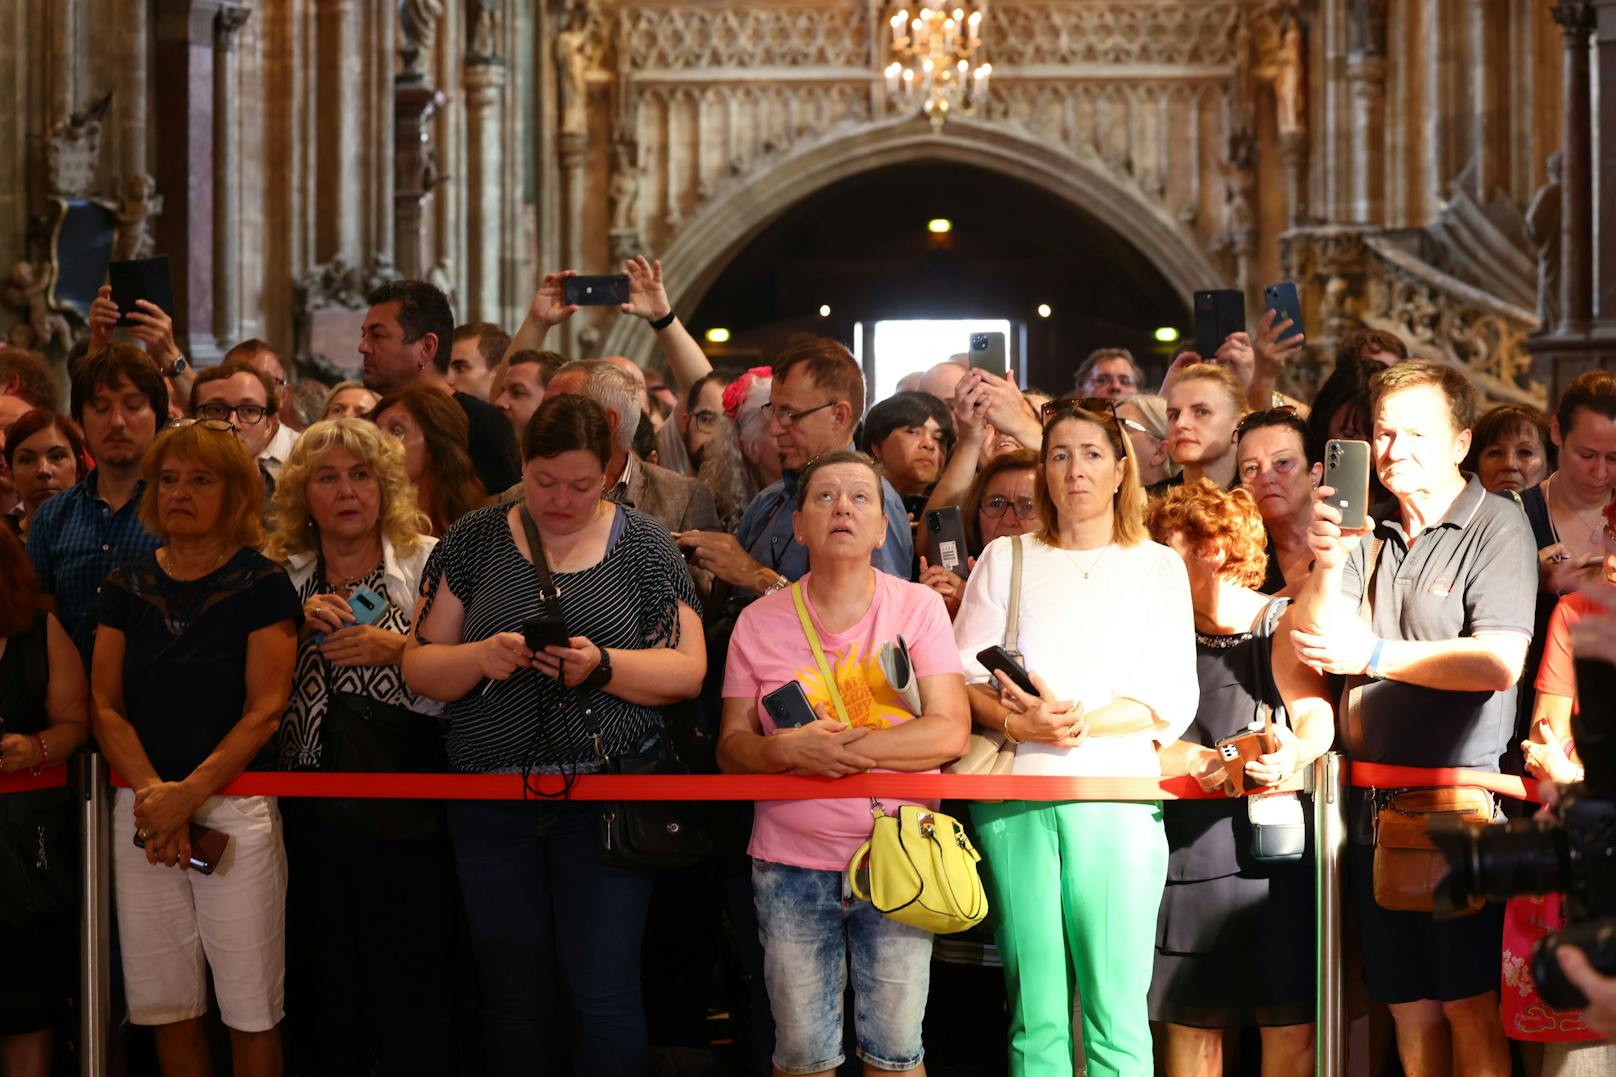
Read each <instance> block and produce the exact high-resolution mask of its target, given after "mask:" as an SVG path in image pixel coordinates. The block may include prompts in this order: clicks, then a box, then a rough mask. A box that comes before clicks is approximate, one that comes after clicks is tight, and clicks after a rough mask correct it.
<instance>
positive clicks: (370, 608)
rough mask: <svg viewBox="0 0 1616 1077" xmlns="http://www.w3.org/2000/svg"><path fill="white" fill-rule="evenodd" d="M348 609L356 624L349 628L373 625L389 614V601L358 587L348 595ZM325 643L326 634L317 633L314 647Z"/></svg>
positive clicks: (367, 589) (369, 590)
mask: <svg viewBox="0 0 1616 1077" xmlns="http://www.w3.org/2000/svg"><path fill="white" fill-rule="evenodd" d="M348 608H349V609H350V610H352V611H353V615H354V623H353V625H350V626H349V627H350V628H351V627H354V626H357V625H373V624H375V623H376V622H377V621H380V620H381V619H382V617H383V615H385V614H386V613H387V600H386V599H385V598H383V597H382V596H381V595H378V594H377V593H376V592H375V591H372V590H371V589H370V588H368V587H356V588H354V590H353V591H352V592H351V593H350V594H349V595H348ZM324 642H325V633H324V632H316V633H315V634H314V645H315V646H316V647H318V646H320V644H322V643H324Z"/></svg>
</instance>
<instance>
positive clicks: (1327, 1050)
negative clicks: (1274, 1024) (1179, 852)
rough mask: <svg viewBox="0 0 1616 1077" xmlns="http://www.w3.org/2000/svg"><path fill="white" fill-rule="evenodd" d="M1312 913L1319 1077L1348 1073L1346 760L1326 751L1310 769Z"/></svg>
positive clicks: (1316, 1068) (1340, 1076) (1317, 1068)
mask: <svg viewBox="0 0 1616 1077" xmlns="http://www.w3.org/2000/svg"><path fill="white" fill-rule="evenodd" d="M1312 778H1313V781H1312V785H1313V842H1314V849H1315V855H1314V871H1315V878H1314V885H1315V897H1314V911H1315V921H1316V922H1315V934H1316V936H1317V938H1318V951H1317V962H1316V968H1317V971H1318V978H1319V985H1318V987H1319V989H1318V1014H1317V1019H1318V1023H1317V1026H1316V1028H1317V1034H1316V1039H1315V1044H1316V1049H1317V1054H1316V1056H1315V1057H1316V1067H1315V1072H1316V1073H1317V1074H1318V1077H1343V1075H1344V1074H1345V1073H1346V1072H1347V1010H1346V983H1345V980H1346V969H1345V964H1344V960H1343V957H1342V953H1341V900H1342V894H1341V861H1342V858H1343V856H1344V855H1345V854H1346V847H1347V760H1346V757H1345V756H1343V755H1342V754H1341V753H1339V752H1327V753H1326V754H1324V755H1322V756H1320V757H1319V758H1318V759H1317V760H1316V761H1315V762H1314V764H1313V775H1312Z"/></svg>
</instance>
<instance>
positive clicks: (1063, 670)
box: [954, 535, 1200, 777]
mask: <svg viewBox="0 0 1616 1077" xmlns="http://www.w3.org/2000/svg"><path fill="white" fill-rule="evenodd" d="M1011 541H1012V540H1011V539H1010V538H1008V537H1007V538H999V539H995V540H994V541H993V542H991V543H989V544H988V548H987V549H986V550H984V551H983V552H982V556H981V557H980V558H978V560H977V562H976V568H975V570H974V571H973V572H972V573H971V578H970V580H969V581H968V582H967V583H966V586H965V596H964V598H963V599H962V600H961V601H960V608H959V615H958V616H957V617H956V618H955V620H954V639H955V642H956V643H958V644H959V649H960V661H961V663H962V664H963V665H964V667H965V680H966V681H967V683H980V682H983V681H986V680H988V673H987V670H986V669H984V668H983V667H982V663H980V662H978V661H977V660H976V655H977V652H978V651H981V650H984V649H985V648H988V647H992V646H994V645H996V644H998V645H1002V644H1003V643H1004V629H1005V619H1006V614H1007V606H1008V603H1009V600H1010V568H1011V550H1010V543H1011ZM1021 542H1022V552H1023V555H1024V556H1023V561H1022V576H1021V627H1020V639H1019V641H1018V645H1019V649H1020V651H1021V653H1022V654H1023V656H1024V657H1025V661H1026V665H1027V668H1028V669H1030V670H1032V671H1033V672H1035V673H1037V674H1038V675H1039V676H1040V677H1042V678H1043V679H1044V682H1045V683H1046V684H1048V685H1049V687H1050V690H1051V691H1053V692H1054V693H1055V696H1056V698H1057V699H1069V700H1073V701H1075V702H1078V703H1081V704H1082V705H1083V707H1084V709H1085V710H1096V709H1098V708H1099V707H1102V706H1104V705H1105V704H1107V703H1110V702H1111V701H1113V700H1115V699H1119V698H1123V697H1127V698H1129V699H1134V700H1138V701H1139V702H1140V703H1143V704H1144V705H1145V706H1147V707H1149V708H1150V709H1151V710H1152V711H1154V712H1155V714H1156V717H1157V718H1159V719H1160V720H1161V721H1163V722H1165V723H1166V728H1160V727H1158V728H1157V729H1155V730H1152V731H1143V732H1139V733H1133V734H1128V735H1125V736H1107V737H1096V736H1090V737H1089V739H1088V740H1087V741H1085V742H1084V743H1083V744H1082V745H1081V746H1080V747H1077V748H1058V747H1055V746H1054V745H1050V744H1022V745H1021V746H1020V747H1019V748H1017V749H1016V763H1015V770H1014V773H1016V774H1060V775H1091V776H1116V777H1122V776H1129V777H1132V776H1157V775H1160V774H1161V764H1160V762H1159V761H1158V759H1157V756H1156V748H1157V745H1158V744H1170V743H1172V742H1173V741H1175V740H1177V739H1178V738H1179V737H1180V736H1181V735H1182V734H1183V732H1184V731H1185V730H1186V729H1188V728H1189V724H1190V722H1191V721H1192V720H1194V718H1195V708H1196V705H1197V703H1198V702H1199V699H1200V686H1199V683H1198V682H1197V679H1196V672H1195V615H1194V612H1193V610H1192V609H1191V606H1190V585H1189V576H1188V575H1187V574H1186V573H1185V571H1184V563H1183V561H1181V560H1180V559H1179V556H1178V554H1176V553H1174V552H1173V551H1172V550H1171V549H1169V548H1167V547H1166V546H1162V545H1159V544H1158V543H1154V542H1141V543H1139V544H1137V545H1135V546H1117V545H1111V546H1107V547H1105V548H1104V551H1103V552H1102V551H1100V550H1062V549H1058V548H1055V547H1051V546H1047V545H1045V544H1044V543H1043V542H1041V541H1040V540H1038V539H1037V538H1035V537H1033V536H1032V535H1027V536H1024V537H1023V538H1022V540H1021ZM1084 571H1089V572H1090V576H1089V578H1088V579H1084V578H1083V572H1084Z"/></svg>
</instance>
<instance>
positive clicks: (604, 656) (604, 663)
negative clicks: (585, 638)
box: [583, 647, 612, 688]
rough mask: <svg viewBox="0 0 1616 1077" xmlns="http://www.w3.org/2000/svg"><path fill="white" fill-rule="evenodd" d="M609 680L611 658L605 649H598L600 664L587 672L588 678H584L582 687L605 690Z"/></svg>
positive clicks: (610, 678) (610, 676) (610, 675)
mask: <svg viewBox="0 0 1616 1077" xmlns="http://www.w3.org/2000/svg"><path fill="white" fill-rule="evenodd" d="M611 680H612V656H611V652H610V651H608V650H606V648H604V647H602V648H601V649H600V663H599V664H598V665H596V666H595V668H594V669H592V670H590V671H589V676H587V677H585V678H584V683H583V687H585V688H605V687H606V686H607V685H608V684H610V683H611Z"/></svg>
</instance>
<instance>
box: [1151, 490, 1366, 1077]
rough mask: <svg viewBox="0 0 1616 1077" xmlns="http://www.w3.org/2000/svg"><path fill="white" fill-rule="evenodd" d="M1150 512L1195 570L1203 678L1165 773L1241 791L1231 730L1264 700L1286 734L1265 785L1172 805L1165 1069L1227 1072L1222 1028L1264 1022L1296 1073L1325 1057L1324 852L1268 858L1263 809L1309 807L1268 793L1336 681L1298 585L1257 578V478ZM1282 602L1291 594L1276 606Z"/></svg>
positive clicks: (1155, 997)
mask: <svg viewBox="0 0 1616 1077" xmlns="http://www.w3.org/2000/svg"><path fill="white" fill-rule="evenodd" d="M1147 522H1148V524H1149V526H1150V533H1151V535H1152V537H1154V538H1155V539H1156V541H1157V542H1160V543H1163V544H1164V545H1167V546H1171V547H1172V548H1173V549H1174V550H1176V551H1177V552H1178V555H1179V557H1180V558H1182V559H1183V561H1184V568H1185V569H1186V571H1187V572H1188V573H1189V579H1190V601H1191V604H1192V605H1193V607H1194V610H1195V654H1196V673H1197V677H1198V679H1199V681H1200V688H1201V692H1200V704H1199V706H1198V707H1197V709H1196V712H1195V720H1194V721H1193V722H1191V723H1190V727H1189V729H1188V730H1187V731H1186V732H1185V733H1184V734H1183V736H1182V737H1180V738H1179V739H1178V740H1177V741H1176V742H1174V743H1172V744H1168V745H1165V746H1164V747H1163V748H1162V750H1161V759H1162V771H1163V773H1166V774H1191V775H1194V776H1195V778H1196V779H1197V780H1198V781H1199V782H1200V783H1201V785H1202V787H1204V788H1206V789H1217V788H1224V789H1225V791H1226V792H1231V793H1233V792H1235V791H1237V787H1236V786H1235V784H1234V783H1233V781H1232V780H1231V775H1230V772H1229V770H1228V769H1226V766H1225V762H1224V759H1223V756H1222V754H1221V753H1220V752H1219V750H1218V745H1219V741H1221V740H1223V739H1224V738H1227V737H1231V736H1234V735H1236V734H1239V733H1243V732H1246V731H1247V730H1248V729H1250V728H1251V727H1252V726H1253V724H1254V720H1260V716H1262V715H1263V714H1264V708H1268V709H1269V710H1268V713H1271V714H1272V716H1273V730H1272V732H1273V736H1274V737H1275V738H1277V746H1275V747H1274V750H1273V751H1271V752H1268V753H1265V754H1262V755H1259V756H1257V757H1256V758H1255V759H1253V760H1251V761H1249V762H1248V763H1246V765H1245V767H1244V775H1243V783H1244V785H1245V786H1248V787H1251V788H1252V789H1253V796H1252V797H1250V798H1248V799H1247V800H1246V801H1242V800H1239V799H1233V798H1232V797H1231V799H1225V800H1175V801H1168V802H1167V803H1166V805H1165V816H1166V820H1165V821H1166V825H1167V844H1168V857H1167V888H1166V890H1165V892H1164V893H1163V895H1162V901H1161V909H1160V913H1159V916H1158V920H1157V928H1156V969H1155V976H1154V978H1153V980H1152V983H1151V987H1150V1016H1151V1018H1152V1020H1156V1021H1161V1022H1165V1023H1166V1025H1167V1073H1168V1074H1169V1077H1201V1075H1205V1077H1214V1075H1216V1074H1220V1073H1222V1072H1223V1059H1222V1053H1223V1032H1224V1030H1225V1029H1234V1028H1246V1027H1250V1026H1252V1025H1256V1026H1258V1027H1259V1028H1261V1029H1262V1043H1263V1072H1264V1073H1265V1074H1281V1073H1294V1074H1297V1075H1298V1077H1299V1075H1301V1074H1304V1073H1310V1072H1312V1069H1313V1025H1312V1019H1313V983H1314V973H1313V962H1312V959H1311V955H1312V953H1313V945H1312V938H1313V923H1312V917H1313V881H1312V880H1313V867H1312V863H1311V857H1310V856H1306V855H1304V856H1302V857H1301V858H1300V859H1291V860H1289V861H1277V860H1269V859H1258V857H1257V855H1256V851H1255V850H1254V848H1253V836H1254V835H1253V821H1254V820H1256V821H1258V822H1261V821H1264V820H1263V816H1264V813H1265V811H1271V810H1273V809H1276V808H1277V809H1285V808H1287V807H1288V808H1289V809H1290V815H1291V817H1292V818H1293V819H1294V818H1296V817H1297V816H1298V815H1300V812H1299V811H1297V806H1296V805H1294V803H1293V804H1290V805H1286V804H1284V803H1282V802H1280V801H1278V800H1276V799H1274V798H1273V797H1272V796H1261V797H1259V796H1258V795H1257V794H1262V793H1268V792H1271V791H1273V790H1275V789H1277V788H1278V787H1281V786H1282V785H1284V784H1286V783H1289V782H1290V781H1291V779H1293V778H1295V777H1296V776H1297V775H1298V774H1299V773H1300V772H1301V770H1302V768H1304V767H1306V766H1307V765H1308V764H1309V763H1311V762H1312V761H1313V760H1314V759H1316V758H1317V757H1318V756H1320V755H1322V754H1323V753H1324V752H1325V751H1327V750H1328V749H1329V747H1330V742H1331V739H1332V738H1333V737H1334V735H1335V728H1334V720H1333V713H1332V710H1331V707H1330V704H1329V702H1328V697H1327V695H1326V686H1325V680H1324V677H1323V675H1321V674H1319V673H1317V672H1315V671H1313V670H1312V669H1310V668H1308V667H1307V666H1305V665H1303V664H1302V663H1301V661H1300V660H1299V659H1298V658H1297V657H1296V654H1295V652H1294V651H1293V650H1292V648H1291V646H1290V642H1289V641H1290V632H1289V627H1290V625H1289V622H1290V613H1289V612H1288V611H1285V612H1280V611H1282V610H1284V604H1285V603H1288V601H1289V600H1288V599H1272V600H1271V599H1270V598H1269V596H1267V595H1264V594H1261V593H1259V592H1258V591H1257V590H1256V588H1257V587H1258V586H1260V585H1261V584H1262V582H1263V576H1264V573H1265V572H1266V571H1267V568H1268V554H1267V551H1266V546H1267V531H1266V529H1265V528H1264V526H1263V519H1262V516H1261V514H1260V513H1259V512H1258V511H1257V503H1256V501H1255V500H1254V499H1253V498H1252V495H1251V493H1250V492H1249V491H1247V490H1245V489H1243V488H1237V489H1235V490H1223V489H1219V488H1218V487H1217V486H1216V485H1214V484H1213V483H1212V482H1210V481H1208V480H1206V479H1200V480H1197V481H1196V482H1193V483H1189V484H1187V485H1185V486H1181V487H1177V488H1175V489H1173V490H1170V491H1168V493H1167V494H1166V496H1164V497H1163V498H1161V499H1160V500H1158V501H1155V502H1152V503H1151V505H1150V508H1149V510H1148V515H1147ZM1271 602H1277V603H1279V604H1280V605H1279V607H1278V608H1277V609H1275V610H1272V611H1271V609H1270V603H1271ZM1271 612H1272V613H1278V614H1279V620H1278V624H1277V625H1276V626H1274V628H1273V631H1272V632H1271V634H1270V635H1271V648H1270V654H1269V656H1268V660H1267V663H1266V666H1267V668H1266V669H1264V668H1262V665H1261V663H1262V649H1263V648H1262V644H1261V641H1260V640H1259V639H1258V638H1257V633H1258V631H1259V630H1260V627H1261V626H1262V625H1263V623H1264V622H1265V620H1268V618H1269V615H1270V613H1271ZM1287 716H1288V718H1289V722H1288V724H1287V721H1286V718H1287ZM1287 795H1289V796H1294V794H1284V793H1280V794H1278V796H1287Z"/></svg>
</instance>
